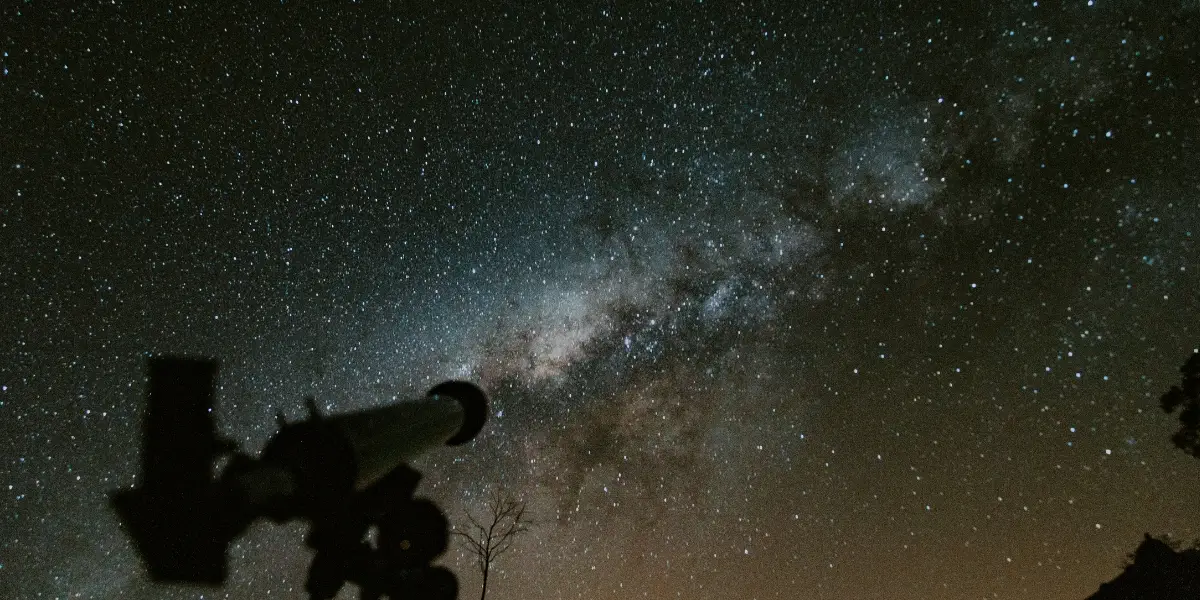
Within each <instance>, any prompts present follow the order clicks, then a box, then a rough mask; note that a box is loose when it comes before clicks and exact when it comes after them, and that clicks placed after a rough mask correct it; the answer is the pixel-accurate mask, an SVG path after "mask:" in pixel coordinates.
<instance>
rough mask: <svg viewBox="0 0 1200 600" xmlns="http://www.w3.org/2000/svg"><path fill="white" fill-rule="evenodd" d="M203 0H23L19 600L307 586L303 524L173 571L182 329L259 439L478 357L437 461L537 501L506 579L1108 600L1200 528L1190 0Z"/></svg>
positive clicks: (16, 154)
mask: <svg viewBox="0 0 1200 600" xmlns="http://www.w3.org/2000/svg"><path fill="white" fill-rule="evenodd" d="M208 4H209V3H198V4H197V5H184V4H175V3H157V4H155V5H154V8H152V9H148V8H147V7H146V6H130V5H129V4H128V3H125V2H121V1H115V2H111V3H103V4H102V3H50V2H24V3H22V4H20V5H16V3H12V4H9V5H6V6H5V7H4V8H3V9H2V11H0V107H2V115H0V139H2V140H3V143H0V257H3V258H2V260H0V307H3V317H2V318H0V352H2V353H3V354H0V596H2V597H4V598H20V599H24V598H97V599H109V598H129V599H143V598H169V599H184V598H189V599H194V598H231V599H238V598H265V597H271V598H275V597H283V598H302V597H303V580H304V576H305V570H306V567H307V563H308V561H309V559H310V557H311V555H310V554H309V553H308V551H307V550H306V549H305V548H304V547H303V536H304V530H303V528H302V527H300V526H299V525H290V526H275V525H271V524H265V523H264V524H260V525H256V526H255V527H253V528H252V529H251V530H250V531H249V532H248V533H247V535H246V536H245V537H243V538H242V539H240V540H239V541H238V542H237V543H236V544H235V545H234V546H233V547H232V548H231V551H230V559H231V565H232V568H233V572H232V576H231V578H230V581H229V582H228V584H227V585H226V586H225V587H224V588H221V589H200V588H156V587H154V586H152V585H151V584H149V583H148V582H147V581H146V577H145V574H144V571H143V570H142V569H141V567H140V566H139V563H138V561H137V558H136V556H135V554H134V552H133V549H132V548H131V546H130V543H129V541H128V539H127V538H126V537H125V536H124V535H123V534H122V533H121V531H120V527H119V523H118V522H117V519H116V517H115V515H114V514H113V513H112V512H111V511H109V509H108V508H107V505H106V498H107V494H108V492H110V491H111V490H113V489H116V488H119V487H124V486H129V485H132V484H133V483H134V478H135V475H136V474H137V473H138V470H139V462H138V461H139V455H138V444H139V439H140V437H139V435H140V431H139V422H140V415H141V409H142V404H143V393H144V368H145V367H144V365H145V358H146V356H148V355H152V354H155V353H174V354H190V355H202V356H212V357H217V358H219V359H220V360H221V364H222V367H221V369H222V370H221V375H220V389H219V392H218V393H219V398H218V402H219V407H218V412H219V417H218V421H219V424H220V427H221V430H222V431H223V432H224V433H226V434H227V435H229V436H231V437H232V438H234V439H236V440H238V441H239V442H240V443H241V444H242V446H243V448H245V449H247V450H249V451H251V452H257V451H258V450H259V449H261V447H262V445H263V444H264V443H265V442H266V440H267V439H268V438H269V437H270V436H271V435H272V434H273V433H274V432H275V430H276V426H275V423H274V420H273V418H272V416H273V415H274V414H275V413H276V411H282V412H284V413H285V414H287V415H289V416H292V417H295V418H300V417H301V416H302V415H303V414H304V409H303V405H302V402H301V399H302V398H303V397H304V396H305V395H307V394H312V395H314V396H315V397H316V398H317V399H318V402H319V404H320V405H321V406H322V407H323V408H325V409H326V410H328V411H330V412H341V411H350V410H355V409H363V408H368V407H373V406H379V405H382V404H384V403H387V402H390V401H392V399H394V398H404V397H411V396H414V395H418V394H421V393H423V392H424V390H426V389H428V387H430V386H431V385H433V384H434V383H436V382H438V381H441V380H443V379H446V378H464V379H469V380H473V381H477V382H479V383H480V384H481V385H483V386H484V387H485V388H486V389H487V390H488V391H489V393H490V394H491V395H492V398H493V406H492V419H491V421H490V423H489V425H488V428H487V429H486V430H485V432H484V433H483V434H481V435H480V437H479V438H478V439H477V440H476V441H475V442H473V443H472V444H470V445H467V446H463V447H460V448H447V449H438V450H435V451H433V452H430V453H429V454H428V455H426V456H424V457H422V458H421V459H420V460H419V461H418V463H417V464H416V466H417V467H418V468H420V469H422V470H423V471H424V473H425V479H424V481H423V483H422V488H421V494H423V495H425V496H428V497H430V498H433V499H435V500H437V501H438V502H439V503H440V504H441V506H443V507H444V508H445V510H446V511H447V512H448V513H449V514H450V515H451V516H452V517H453V518H454V519H456V520H458V519H460V517H461V515H462V513H463V511H464V510H478V509H479V508H480V506H481V502H482V501H483V499H484V497H485V496H486V494H487V492H488V490H490V489H492V488H494V487H497V486H499V487H502V488H503V489H505V490H508V491H509V492H511V493H513V494H514V495H516V496H518V497H520V498H521V499H523V500H524V501H526V502H527V503H528V506H529V513H530V515H531V516H532V517H533V519H534V520H535V526H534V527H533V528H532V529H531V531H530V532H529V533H528V534H526V535H525V537H523V538H522V539H521V540H520V541H519V542H518V544H517V545H516V547H515V548H514V550H513V551H512V552H511V553H510V554H508V555H506V556H504V557H503V558H502V559H501V560H500V562H498V563H497V565H496V569H497V570H496V571H495V572H494V573H493V578H492V581H491V582H490V587H489V594H490V596H489V597H491V598H495V599H496V600H507V599H515V598H523V597H530V596H535V597H541V598H579V599H597V600H600V599H617V598H648V599H652V600H660V599H666V598H677V597H689V598H712V599H725V598H729V599H733V598H737V599H747V598H761V599H768V598H812V599H827V600H848V599H854V600H860V599H864V600H865V599H896V600H907V599H932V600H944V599H965V598H980V599H982V598H1005V599H1039V600H1041V599H1050V600H1058V599H1081V598H1084V597H1085V596H1087V595H1088V594H1090V593H1092V592H1093V591H1095V590H1096V588H1097V587H1098V586H1099V584H1100V583H1101V582H1103V581H1106V580H1108V579H1110V578H1112V577H1113V576H1115V575H1116V574H1117V573H1118V572H1119V571H1120V569H1121V568H1122V566H1123V565H1124V561H1125V556H1126V554H1127V553H1128V552H1130V551H1132V550H1133V549H1134V547H1135V546H1136V545H1137V544H1138V543H1139V542H1140V541H1141V537H1142V534H1143V532H1150V533H1153V534H1169V535H1171V536H1173V537H1174V538H1175V539H1178V540H1184V541H1189V540H1192V539H1196V538H1200V522H1198V521H1197V513H1196V511H1195V498H1196V497H1197V494H1200V463H1197V462H1196V460H1195V459H1193V458H1190V457H1188V456H1186V455H1185V454H1183V453H1182V452H1179V451H1177V450H1175V449H1174V448H1173V447H1172V446H1171V443H1170V435H1171V433H1172V432H1173V431H1174V429H1175V423H1174V422H1173V419H1172V417H1170V416H1168V415H1165V414H1163V413H1162V412H1161V411H1160V410H1158V408H1157V398H1158V396H1159V395H1160V394H1161V393H1162V392H1164V391H1166V389H1167V388H1168V387H1169V386H1170V385H1171V384H1173V383H1175V382H1177V380H1178V374H1177V369H1178V367H1179V365H1181V364H1182V363H1183V362H1184V360H1185V359H1186V358H1187V357H1188V356H1189V355H1190V354H1191V353H1192V352H1193V351H1194V349H1195V348H1196V347H1197V344H1200V330H1198V329H1200V325H1198V323H1197V321H1196V315H1197V314H1198V308H1200V307H1198V305H1197V299H1198V294H1197V290H1200V281H1198V276H1197V274H1198V273H1200V265H1197V264H1196V257H1198V256H1200V248H1198V247H1197V246H1198V244H1197V237H1198V236H1200V172H1198V170H1197V169H1196V165H1197V164H1198V162H1197V161H1198V159H1200V152H1198V144H1200V75H1198V73H1200V64H1198V57H1200V44H1198V43H1197V42H1196V40H1197V39H1200V4H1198V3H1197V2H1196V1H1195V0H1164V1H1163V2H1160V3H1157V4H1156V5H1155V6H1156V7H1155V8H1154V9H1153V10H1151V9H1149V8H1148V7H1147V5H1145V4H1143V3H1140V2H1133V1H1126V0H1068V1H1065V2H1046V1H1044V0H1043V1H1038V2H1034V1H1032V0H1028V1H1025V2H1019V3H1018V2H1007V1H1002V2H986V3H985V2H974V1H971V2H941V3H938V2H913V3H912V4H909V3H904V4H900V3H896V2H884V1H880V0H867V1H858V0H841V1H838V2H824V3H818V2H812V3H792V2H778V3H770V2H753V1H747V2H738V3H734V2H717V1H712V0H709V1H699V2H697V1H692V2H669V1H668V2H659V1H655V2H623V1H609V2H567V3H542V2H516V3H511V4H505V3H499V2H471V1H462V2H427V3H423V2H366V3H348V2H328V3H305V4H304V5H298V4H294V3H290V2H281V3H279V4H278V5H274V6H268V5H266V4H265V3H258V4H252V3H229V6H225V7H223V8H221V9H217V8H211V7H209V6H208ZM444 563H445V564H446V565H447V566H449V567H451V568H452V569H454V570H455V571H456V572H457V573H458V574H459V576H460V581H461V584H462V586H463V593H462V597H472V595H473V594H475V593H477V590H478V577H477V576H476V575H475V574H474V572H473V570H472V569H473V564H472V562H471V560H470V557H469V556H467V555H466V554H465V553H464V551H463V550H462V549H461V548H456V549H455V550H453V551H451V552H450V553H448V554H447V556H446V557H445V559H444ZM341 597H343V598H352V597H356V596H355V594H352V593H351V592H350V590H349V589H347V590H344V591H343V594H342V596H341Z"/></svg>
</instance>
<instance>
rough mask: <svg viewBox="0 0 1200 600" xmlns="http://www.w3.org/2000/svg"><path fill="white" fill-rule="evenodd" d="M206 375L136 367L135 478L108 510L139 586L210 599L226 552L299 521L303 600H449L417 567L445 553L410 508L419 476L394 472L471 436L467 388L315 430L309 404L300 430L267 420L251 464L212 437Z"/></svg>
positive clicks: (421, 506)
mask: <svg viewBox="0 0 1200 600" xmlns="http://www.w3.org/2000/svg"><path fill="white" fill-rule="evenodd" d="M217 371H218V364H217V362H216V361H214V360H210V359H196V358H179V357H154V358H151V359H150V360H149V364H148V375H149V386H148V388H147V394H146V400H147V405H146V412H145V417H144V421H143V425H142V429H143V441H142V444H143V445H142V474H141V477H140V478H139V485H138V486H137V487H134V488H131V489H126V490H123V491H118V492H116V493H114V494H113V495H112V504H113V507H114V508H115V509H116V511H117V513H118V515H119V516H120V518H121V521H122V525H123V527H124V528H125V530H126V531H127V532H128V533H129V535H130V537H131V538H132V539H133V541H134V545H135V547H136V548H137V550H138V553H139V554H140V555H141V558H142V561H143V563H144V564H145V565H146V569H147V571H148V573H149V574H150V577H151V578H152V579H153V580H155V581H159V582H171V583H201V584H216V585H219V584H221V583H223V582H224V581H225V579H226V576H227V575H228V559H227V552H228V548H229V544H230V543H231V542H232V541H233V540H234V539H236V538H237V537H238V536H239V535H241V534H242V533H243V532H245V530H246V529H247V528H248V527H249V526H250V524H251V523H252V522H253V521H255V520H256V519H259V518H264V517H265V518H269V519H271V520H273V521H275V522H278V523H282V522H285V521H289V520H293V519H302V520H307V521H308V522H309V523H310V525H311V527H310V530H309V535H308V536H307V538H306V544H307V545H308V546H309V547H310V548H312V549H313V550H314V551H315V554H314V558H313V562H312V565H311V566H310V567H309V574H308V580H307V582H306V586H305V587H306V589H307V591H308V593H309V597H310V598H311V599H312V600H326V599H329V598H333V597H334V596H335V595H337V593H338V591H339V590H340V589H341V588H342V586H343V585H344V584H345V583H347V582H353V583H356V584H358V586H359V588H360V594H361V597H362V598H364V599H368V600H375V599H378V598H382V597H389V598H393V599H398V598H410V597H412V598H446V599H454V598H457V596H458V582H457V579H456V578H455V577H454V575H453V573H451V572H450V571H448V570H446V569H443V568H440V567H433V566H431V565H430V563H431V562H432V561H433V560H434V559H435V558H437V557H438V556H439V555H441V554H442V553H443V552H445V550H446V547H447V546H448V541H449V539H448V538H449V533H448V521H447V520H446V517H445V515H444V514H443V513H442V512H441V510H440V509H438V507H437V506H436V505H435V504H433V503H432V502H430V501H427V500H420V499H416V498H414V492H415V491H416V487H417V484H418V482H419V481H420V478H421V475H420V473H418V472H417V471H415V470H413V469H412V468H410V467H408V466H407V465H406V464H405V463H406V461H408V460H411V459H412V458H414V457H416V456H418V455H420V454H421V453H423V452H425V451H427V450H430V449H432V448H435V447H438V446H441V445H452V446H453V445H459V444H464V443H466V442H468V441H470V440H471V439H473V438H474V437H475V436H476V435H477V434H478V433H479V432H480V431H481V430H482V428H483V425H484V423H485V422H486V420H487V412H488V408H487V396H486V395H485V394H484V392H483V391H482V390H481V389H479V387H477V386H475V385H474V384H471V383H467V382H463V381H447V382H444V383H441V384H439V385H437V386H435V387H434V388H433V389H431V390H429V392H428V394H426V395H425V396H424V397H423V398H420V399H416V400H412V401H404V402H397V403H395V404H391V405H388V406H383V407H380V408H375V409H370V410H365V411H361V412H354V413H348V414H341V415H329V416H326V415H322V414H321V413H320V411H318V410H317V407H316V404H315V402H313V401H312V399H309V400H308V401H307V403H308V410H309V415H308V418H307V419H306V420H304V421H299V422H296V423H287V422H286V421H285V420H284V419H283V417H282V416H277V417H276V418H277V420H278V422H279V425H280V430H279V431H278V432H277V433H276V434H275V435H274V436H273V437H272V438H271V439H270V440H269V441H268V442H267V445H266V447H265V448H264V449H263V451H262V453H261V455H260V456H259V457H258V458H252V457H250V456H249V455H247V454H245V453H243V452H241V451H240V450H239V449H238V447H237V444H236V443H234V442H232V441H229V440H225V439H222V438H220V437H218V436H217V434H216V430H215V427H214V421H213V410H214V408H215V407H214V398H213V396H214V393H213V392H214V389H215V384H216V377H217ZM222 458H227V459H228V460H227V464H226V465H225V468H224V469H222V470H221V472H220V474H219V475H218V474H217V473H215V471H216V467H217V464H218V461H219V460H221V459H222ZM372 528H374V531H375V534H376V535H375V536H374V537H373V539H367V538H368V537H369V536H368V533H369V532H370V531H371V529H372Z"/></svg>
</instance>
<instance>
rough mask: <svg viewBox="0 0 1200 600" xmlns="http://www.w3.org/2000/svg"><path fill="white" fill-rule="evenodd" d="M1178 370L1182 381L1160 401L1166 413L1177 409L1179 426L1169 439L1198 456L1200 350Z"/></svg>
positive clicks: (1199, 451) (1185, 450) (1199, 442)
mask: <svg viewBox="0 0 1200 600" xmlns="http://www.w3.org/2000/svg"><path fill="white" fill-rule="evenodd" d="M1179 372H1180V373H1181V374H1182V375H1183V381H1182V382H1180V385H1175V386H1171V389H1170V390H1169V391H1168V392H1167V393H1165V394H1163V395H1162V399H1161V400H1160V402H1161V405H1162V409H1163V411H1165V412H1167V413H1173V412H1175V410H1176V409H1179V425H1180V427H1179V431H1177V432H1175V435H1174V436H1172V437H1171V441H1172V442H1174V443H1175V445H1176V446H1177V447H1178V448H1179V449H1180V450H1183V451H1184V452H1187V453H1188V454H1191V455H1192V456H1195V457H1196V458H1200V352H1197V353H1195V354H1193V355H1192V357H1191V358H1189V359H1188V361H1187V362H1186V363H1184V365H1183V366H1182V367H1180V368H1179Z"/></svg>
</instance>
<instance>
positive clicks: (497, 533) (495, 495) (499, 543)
mask: <svg viewBox="0 0 1200 600" xmlns="http://www.w3.org/2000/svg"><path fill="white" fill-rule="evenodd" d="M466 515H467V521H468V525H467V527H465V528H464V529H465V531H464V530H460V529H458V528H455V530H454V531H452V532H451V533H453V534H454V535H455V536H457V537H460V538H462V539H463V540H464V543H465V544H466V545H467V548H468V549H470V551H471V553H472V554H474V555H475V564H476V565H477V566H478V567H479V574H480V575H482V576H483V586H482V590H481V591H480V593H479V600H485V599H486V598H487V587H488V572H489V571H490V570H491V568H492V563H494V562H495V561H496V559H497V558H498V557H499V556H500V555H501V554H504V553H505V552H508V551H509V550H510V549H512V547H513V542H514V541H515V540H516V538H517V536H518V535H520V534H522V533H524V532H526V531H528V530H529V522H528V520H526V518H525V503H524V502H521V501H518V500H516V499H515V498H513V497H512V496H510V495H508V494H506V493H504V492H503V491H502V490H501V489H500V488H495V489H493V490H492V492H491V493H490V494H489V495H488V501H487V515H486V516H485V517H484V520H483V521H480V520H479V519H476V518H475V516H474V515H472V514H471V513H470V511H467V513H466ZM485 523H486V524H485Z"/></svg>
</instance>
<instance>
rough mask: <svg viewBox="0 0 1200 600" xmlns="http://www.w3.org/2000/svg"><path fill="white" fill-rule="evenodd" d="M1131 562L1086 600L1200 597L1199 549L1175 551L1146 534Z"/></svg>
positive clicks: (1181, 599)
mask: <svg viewBox="0 0 1200 600" xmlns="http://www.w3.org/2000/svg"><path fill="white" fill-rule="evenodd" d="M1130 559H1131V561H1132V562H1130V563H1129V565H1127V566H1126V567H1125V571H1124V572H1122V573H1121V574H1120V575H1118V576H1117V577H1116V578H1115V579H1113V580H1112V581H1110V582H1108V583H1105V584H1102V585H1101V586H1100V590H1099V591H1097V592H1096V593H1095V594H1092V595H1091V596H1088V599H1087V600H1143V599H1144V600H1152V599H1153V600H1184V599H1188V600H1195V599H1196V598H1200V548H1197V547H1192V548H1187V549H1184V550H1177V549H1176V547H1175V546H1173V545H1172V544H1171V543H1169V542H1167V541H1164V540H1160V539H1158V538H1154V537H1151V536H1150V534H1146V537H1145V539H1143V540H1142V543H1141V545H1139V546H1138V548H1137V550H1135V551H1134V552H1133V554H1131V555H1130Z"/></svg>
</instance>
